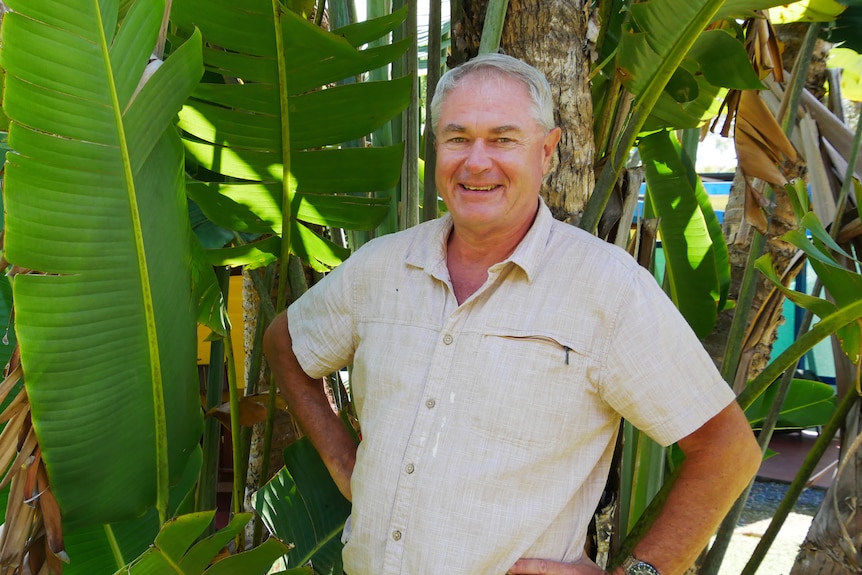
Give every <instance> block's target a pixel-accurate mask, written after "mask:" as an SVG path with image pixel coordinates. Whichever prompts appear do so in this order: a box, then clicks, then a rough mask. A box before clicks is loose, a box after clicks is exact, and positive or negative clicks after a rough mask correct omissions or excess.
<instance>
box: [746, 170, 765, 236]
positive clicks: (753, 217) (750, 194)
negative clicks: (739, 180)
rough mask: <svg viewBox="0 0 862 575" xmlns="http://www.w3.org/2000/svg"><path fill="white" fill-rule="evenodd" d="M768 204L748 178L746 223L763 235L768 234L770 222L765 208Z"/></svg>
mask: <svg viewBox="0 0 862 575" xmlns="http://www.w3.org/2000/svg"><path fill="white" fill-rule="evenodd" d="M767 203H768V202H766V198H764V197H763V195H762V194H760V193H759V192H758V191H757V190H755V189H754V186H752V185H751V183H750V182H749V181H748V179H747V178H746V180H745V221H747V222H748V223H749V224H750V225H751V226H752V227H754V229H756V230H757V231H758V232H760V233H761V234H766V231H767V230H768V228H769V222H768V221H767V219H766V214H765V213H763V208H764V207H765V205H766V204H767Z"/></svg>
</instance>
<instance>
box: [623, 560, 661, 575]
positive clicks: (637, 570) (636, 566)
mask: <svg viewBox="0 0 862 575" xmlns="http://www.w3.org/2000/svg"><path fill="white" fill-rule="evenodd" d="M623 570H625V572H626V575H661V574H660V573H659V572H658V569H656V568H655V567H653V566H652V565H650V564H649V563H646V562H644V561H638V560H637V559H635V558H634V557H629V558H628V559H626V561H625V563H623Z"/></svg>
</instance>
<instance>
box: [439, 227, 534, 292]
mask: <svg viewBox="0 0 862 575" xmlns="http://www.w3.org/2000/svg"><path fill="white" fill-rule="evenodd" d="M534 221H535V220H531V221H530V223H529V225H528V226H526V228H525V229H523V230H517V231H515V233H509V234H505V235H494V236H492V235H485V234H481V233H475V232H474V233H471V232H470V231H465V230H463V229H459V228H458V227H457V226H455V227H453V228H452V232H451V233H450V234H449V239H448V241H447V244H446V265H447V267H448V269H449V278H450V279H451V281H452V287H453V288H454V290H455V297H456V298H457V300H458V303H459V304H461V303H463V302H464V300H466V299H467V298H468V297H470V296H471V295H473V294H474V293H475V292H476V291H477V290H478V289H479V288H480V287H482V285H483V284H484V283H485V281H486V280H487V278H488V270H489V269H490V268H491V266H493V265H495V264H498V263H500V262H502V261H503V260H505V259H506V258H508V257H509V256H510V255H512V252H514V251H515V249H516V248H517V247H518V245H519V244H520V243H521V240H523V239H524V237H525V236H526V235H527V232H529V231H530V228H531V227H532V225H533V222H534Z"/></svg>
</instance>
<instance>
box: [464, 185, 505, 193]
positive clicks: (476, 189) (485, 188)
mask: <svg viewBox="0 0 862 575" xmlns="http://www.w3.org/2000/svg"><path fill="white" fill-rule="evenodd" d="M461 187H463V188H464V189H465V190H469V191H471V192H490V191H491V190H493V189H494V188H496V187H497V186H469V185H467V184H461Z"/></svg>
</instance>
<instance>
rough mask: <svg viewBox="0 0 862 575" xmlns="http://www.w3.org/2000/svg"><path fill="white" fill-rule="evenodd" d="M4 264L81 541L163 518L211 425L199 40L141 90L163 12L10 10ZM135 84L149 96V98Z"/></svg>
mask: <svg viewBox="0 0 862 575" xmlns="http://www.w3.org/2000/svg"><path fill="white" fill-rule="evenodd" d="M6 5H7V6H8V7H9V8H10V9H11V12H9V13H7V14H6V15H5V17H4V20H3V27H2V43H3V51H2V65H3V68H4V69H5V70H6V89H5V100H4V107H5V111H6V114H7V115H8V116H9V118H10V120H11V126H10V129H9V145H10V147H11V148H12V149H13V152H10V153H9V154H8V155H7V167H6V181H5V200H6V215H7V218H6V243H5V247H6V257H7V258H8V260H9V261H10V262H12V263H14V264H17V265H19V266H22V267H24V268H30V269H34V270H37V271H39V272H42V273H41V274H29V275H23V274H22V275H18V276H16V277H15V280H14V284H13V293H14V300H15V305H16V310H17V312H16V330H17V334H18V339H19V343H20V347H21V357H22V364H23V367H24V372H25V379H26V389H27V392H28V394H29V398H30V402H31V406H32V416H33V425H34V427H35V429H36V432H37V435H38V438H39V441H40V444H41V446H42V454H43V458H44V461H45V464H46V466H47V469H48V474H49V478H50V481H51V486H52V490H53V491H54V493H55V494H56V497H57V500H58V502H59V504H60V507H61V509H62V511H63V517H64V522H65V524H66V527H67V528H69V529H75V528H83V527H85V526H88V525H96V524H103V523H110V522H114V521H119V520H122V519H125V518H128V517H134V516H138V515H140V514H142V513H143V512H144V511H145V510H146V509H147V508H149V507H152V506H153V505H154V504H155V505H156V506H157V508H158V510H159V514H160V516H161V517H162V518H163V519H164V517H165V516H166V512H167V500H168V488H169V485H170V484H171V483H172V482H175V481H176V480H177V479H178V478H179V477H180V475H181V474H182V472H183V470H184V469H185V466H186V464H187V461H188V457H189V454H190V453H191V452H192V450H193V449H194V448H195V446H196V445H197V442H198V439H199V436H200V428H201V416H200V407H199V401H198V397H197V388H198V384H197V377H196V373H195V370H194V366H195V357H196V350H195V313H196V312H195V309H194V305H193V302H192V298H191V293H192V289H191V273H190V268H191V265H190V262H191V251H190V243H189V237H190V232H189V223H188V212H187V208H186V200H185V194H184V186H183V152H182V146H181V143H180V140H179V137H178V135H177V132H176V130H175V128H174V127H173V126H172V125H171V123H172V120H173V118H174V116H175V114H176V113H177V111H178V110H179V109H180V107H181V105H182V102H183V101H184V100H185V99H186V98H187V96H188V94H189V93H190V92H191V90H192V89H193V87H194V85H195V84H196V83H197V81H198V79H199V78H200V76H201V74H202V64H201V58H200V37H199V35H197V34H195V35H194V36H192V38H191V40H190V41H189V42H187V43H186V44H185V45H183V46H181V47H179V48H178V49H177V50H176V51H175V53H174V54H173V55H172V56H171V57H170V58H168V59H167V61H165V62H164V64H162V65H161V67H160V68H158V70H157V71H156V72H155V73H154V74H153V75H152V76H151V77H150V78H149V80H148V81H146V83H144V84H143V86H142V87H139V83H140V80H141V78H142V75H143V72H144V68H145V67H146V66H147V63H148V60H149V57H150V54H151V53H152V51H153V49H154V47H155V44H156V40H157V37H158V33H159V25H160V22H161V20H162V12H163V11H164V2H163V0H140V1H138V2H136V3H134V4H133V5H132V6H131V7H130V8H129V11H128V13H127V14H126V18H125V20H124V21H123V22H122V25H120V26H118V22H117V14H118V3H117V1H116V0H114V1H111V0H103V1H100V2H95V1H85V0H74V1H69V0H62V1H60V0H10V1H8V2H6ZM139 88H140V89H139Z"/></svg>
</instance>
